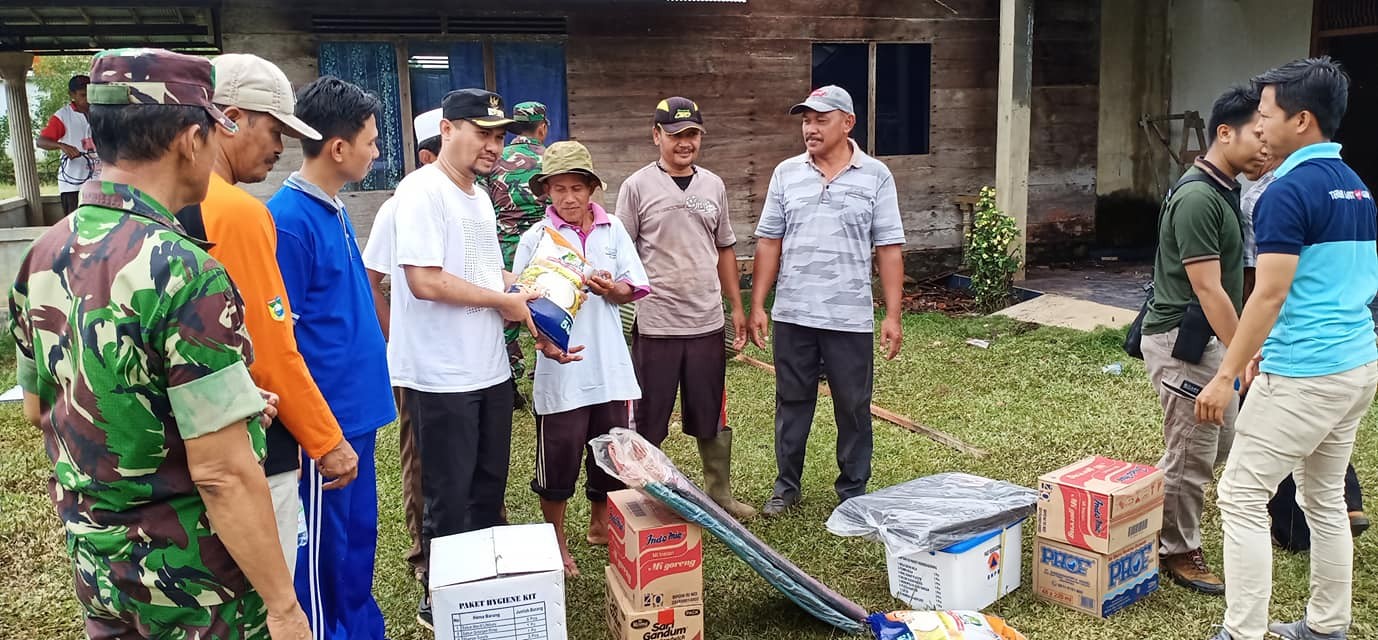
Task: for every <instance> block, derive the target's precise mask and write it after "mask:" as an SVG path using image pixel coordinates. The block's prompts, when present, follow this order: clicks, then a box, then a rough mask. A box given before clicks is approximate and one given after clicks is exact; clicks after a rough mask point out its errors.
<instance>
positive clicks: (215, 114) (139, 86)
mask: <svg viewBox="0 0 1378 640" xmlns="http://www.w3.org/2000/svg"><path fill="white" fill-rule="evenodd" d="M86 94H87V100H88V101H89V102H90V103H91V104H105V105H124V104H165V105H181V106H187V107H201V108H202V109H205V110H206V112H207V113H209V114H210V115H211V118H213V119H215V121H216V122H218V123H219V124H220V126H222V127H225V129H226V130H228V131H230V132H235V131H238V130H239V127H238V126H236V125H235V123H234V121H233V120H231V119H229V118H228V117H226V116H225V114H224V113H222V112H221V111H220V110H219V109H217V108H215V105H214V104H213V103H212V102H211V96H212V95H214V94H215V68H214V67H212V66H211V61H210V60H207V59H205V58H199V57H197V56H189V55H184V54H180V53H173V52H171V51H167V50H165V49H108V50H106V51H102V52H100V53H97V54H96V56H95V58H93V59H92V60H91V84H90V86H88V87H87V89H86Z"/></svg>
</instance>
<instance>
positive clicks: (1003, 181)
mask: <svg viewBox="0 0 1378 640" xmlns="http://www.w3.org/2000/svg"><path fill="white" fill-rule="evenodd" d="M1033 3H1034V0H1000V81H999V86H998V93H997V96H998V111H997V114H998V115H997V119H996V135H995V202H996V205H997V206H998V207H1000V210H1001V211H1004V212H1005V213H1006V214H1007V215H1009V216H1012V217H1013V218H1014V221H1015V224H1017V225H1018V226H1019V238H1018V239H1016V240H1015V245H1016V246H1015V249H1018V250H1019V252H1020V255H1021V256H1023V257H1024V258H1025V259H1026V260H1027V258H1028V247H1029V233H1028V230H1029V122H1030V116H1029V105H1030V103H1031V101H1032V96H1033V29H1034V24H1033ZM1014 279H1015V280H1023V279H1024V268H1023V266H1022V265H1021V266H1020V269H1019V271H1018V272H1017V273H1016V274H1015V276H1014Z"/></svg>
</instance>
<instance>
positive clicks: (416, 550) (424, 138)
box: [363, 109, 442, 628]
mask: <svg viewBox="0 0 1378 640" xmlns="http://www.w3.org/2000/svg"><path fill="white" fill-rule="evenodd" d="M441 118H442V115H441V110H440V109H432V110H430V111H427V112H426V113H423V114H421V115H419V116H416V120H415V121H414V123H413V129H414V130H415V131H416V140H417V143H416V164H417V166H421V167H424V166H426V165H428V164H431V163H432V162H435V160H436V158H437V157H438V156H439V155H440V120H441ZM396 208H397V201H396V198H388V200H387V201H386V202H384V203H383V206H382V207H379V209H378V215H377V217H375V218H374V220H373V228H372V229H371V230H370V231H369V234H368V243H367V244H366V245H365V246H364V253H363V257H364V267H365V268H367V269H368V283H369V286H370V287H372V289H373V307H374V310H375V311H377V312H378V324H379V325H380V326H381V327H382V328H383V337H384V338H387V337H389V332H388V328H389V326H388V321H389V319H390V317H391V315H392V314H391V309H390V306H391V305H390V304H389V303H388V293H387V292H386V291H384V289H383V278H385V277H387V276H389V275H391V274H392V272H393V269H394V268H395V267H396V266H397V262H396V261H395V260H394V259H393V254H394V252H395V251H396V242H395V240H394V238H393V213H394V211H396ZM406 393H407V390H406V389H404V388H402V387H398V386H394V387H393V388H392V397H393V400H394V401H395V402H396V403H397V425H398V448H399V457H400V460H401V467H402V514H403V521H404V522H406V525H407V533H408V534H410V535H411V548H409V549H408V550H407V553H406V556H405V558H406V561H407V564H409V565H411V568H412V575H413V576H415V578H416V579H417V580H418V581H421V586H423V587H424V586H426V583H425V581H424V577H425V575H426V563H425V554H424V553H422V551H421V518H422V515H423V512H424V509H423V508H422V503H421V458H420V456H419V455H417V452H416V430H415V427H414V425H412V421H411V416H410V415H409V414H408V413H407V395H406ZM416 615H417V619H418V620H420V621H421V623H422V624H424V625H427V627H428V628H429V627H430V624H431V622H430V616H431V613H430V610H429V609H428V608H427V603H426V601H425V600H424V599H423V600H422V602H421V606H420V607H418V609H417V614H416Z"/></svg>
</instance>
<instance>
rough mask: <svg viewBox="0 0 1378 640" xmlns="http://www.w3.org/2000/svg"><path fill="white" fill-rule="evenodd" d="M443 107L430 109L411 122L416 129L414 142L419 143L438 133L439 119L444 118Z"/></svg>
mask: <svg viewBox="0 0 1378 640" xmlns="http://www.w3.org/2000/svg"><path fill="white" fill-rule="evenodd" d="M443 112H444V109H431V110H430V111H427V112H425V113H423V114H421V115H419V116H416V120H415V121H414V122H413V123H412V126H413V128H414V129H415V131H416V144H418V145H419V144H421V143H422V142H425V141H427V140H430V139H431V138H434V137H436V136H438V135H440V121H441V120H443V119H444V118H445V115H444V113H443Z"/></svg>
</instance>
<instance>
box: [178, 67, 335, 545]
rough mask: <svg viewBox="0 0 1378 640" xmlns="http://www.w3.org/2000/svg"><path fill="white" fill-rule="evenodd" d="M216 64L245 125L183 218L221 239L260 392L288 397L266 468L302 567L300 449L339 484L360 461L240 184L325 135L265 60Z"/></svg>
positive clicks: (226, 139)
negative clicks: (319, 378) (309, 356)
mask: <svg viewBox="0 0 1378 640" xmlns="http://www.w3.org/2000/svg"><path fill="white" fill-rule="evenodd" d="M211 64H212V65H214V67H215V95H214V97H213V98H212V100H213V101H214V102H215V104H216V106H218V107H219V108H220V109H221V110H222V111H224V112H225V115H226V116H227V117H229V118H230V119H232V120H234V121H235V123H236V124H237V125H239V131H238V132H236V133H234V134H230V133H227V132H226V131H224V130H223V129H217V130H216V131H215V133H214V135H215V136H217V137H218V138H220V153H219V155H217V156H216V158H215V168H214V170H213V172H212V173H211V182H210V188H209V189H208V190H207V192H206V198H205V200H203V201H202V202H201V204H200V206H199V207H196V206H193V207H187V208H186V209H183V210H182V211H181V212H179V213H178V214H177V218H178V220H180V221H181V222H182V224H183V225H184V226H186V227H187V230H188V231H189V232H191V233H192V234H194V235H199V236H201V237H202V238H204V239H205V240H207V241H209V242H211V243H212V244H213V246H212V247H211V249H210V254H211V257H213V258H215V259H216V260H219V261H220V263H221V264H223V265H224V266H225V270H226V271H227V272H229V274H230V279H232V280H234V283H235V286H236V287H237V288H238V289H239V295H240V297H241V298H243V299H244V307H245V309H244V325H245V327H246V328H247V329H248V330H249V338H250V339H251V340H252V341H253V345H254V362H253V364H252V365H251V366H250V367H249V373H250V375H251V376H252V377H253V379H254V382H255V383H256V384H258V386H259V387H261V388H263V389H266V390H268V391H271V392H273V393H276V394H278V396H279V397H280V398H281V399H282V400H281V405H280V407H279V414H278V418H277V420H275V421H274V422H273V424H272V426H270V427H269V428H268V429H267V432H266V433H267V439H268V455H267V457H265V458H264V461H263V469H264V473H266V474H267V475H268V488H269V489H270V490H271V492H272V495H273V510H274V512H275V514H276V516H277V525H278V538H279V542H280V543H281V544H282V550H283V555H284V556H285V557H286V558H287V561H288V562H287V566H288V568H289V569H295V568H296V558H297V544H298V517H299V515H300V514H301V497H300V495H299V494H298V492H297V486H298V484H297V475H298V474H297V472H298V469H299V468H300V454H299V453H298V451H299V449H301V450H304V451H305V452H306V455H308V456H310V457H311V458H312V459H313V460H316V461H317V464H318V466H319V467H320V468H321V470H322V471H321V472H322V473H323V474H325V475H326V476H328V477H330V478H333V481H332V482H331V484H330V486H331V487H341V486H344V485H347V484H349V483H350V481H352V480H353V479H354V476H355V474H356V472H357V467H358V456H356V455H355V454H354V449H353V447H351V446H350V444H349V441H348V440H345V438H344V434H343V432H341V431H340V425H339V423H338V422H337V421H336V420H335V416H334V414H333V413H331V411H330V407H329V405H327V404H326V402H325V398H324V397H323V396H322V395H321V391H320V389H319V388H317V387H316V382H315V380H313V379H312V377H311V372H310V371H308V370H307V368H306V361H305V360H303V359H302V356H301V353H300V352H299V351H298V350H297V341H296V338H295V336H294V335H293V332H292V305H291V303H290V302H289V301H288V299H287V290H286V287H285V286H284V285H283V283H282V273H281V272H280V271H279V270H278V263H277V232H276V229H275V227H274V225H273V218H272V216H271V215H270V214H269V213H268V208H267V207H266V206H264V205H263V203H262V202H260V201H259V200H258V199H257V198H254V197H253V196H251V195H249V193H248V192H247V191H245V190H244V189H242V188H240V187H238V186H236V185H237V184H241V183H243V184H253V183H258V182H263V181H264V180H266V179H267V178H268V172H269V171H272V169H273V166H274V165H275V164H277V160H278V157H279V156H280V155H281V154H282V136H283V135H284V134H285V135H288V136H292V137H294V138H310V139H313V140H318V139H320V137H321V135H320V134H319V133H317V132H316V130H315V129H312V128H311V127H309V126H307V125H306V124H305V123H303V122H302V121H301V120H299V119H298V118H297V117H296V116H294V115H292V109H293V108H294V107H295V104H296V97H295V96H294V95H293V94H292V85H291V83H290V82H288V81H287V76H286V75H283V73H282V71H281V70H280V69H278V68H277V66H276V65H274V64H273V63H271V62H268V61H267V60H264V59H263V58H260V57H258V56H255V55H250V54H243V53H231V54H226V55H223V56H220V57H218V58H216V59H214V60H212V61H211Z"/></svg>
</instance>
